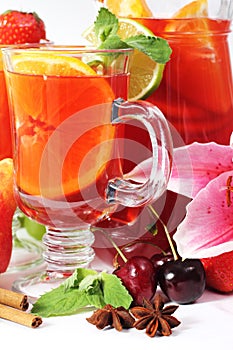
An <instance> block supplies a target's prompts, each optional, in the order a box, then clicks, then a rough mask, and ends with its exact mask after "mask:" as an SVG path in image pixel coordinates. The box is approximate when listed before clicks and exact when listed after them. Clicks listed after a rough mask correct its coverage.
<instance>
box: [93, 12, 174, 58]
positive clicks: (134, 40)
mask: <svg viewBox="0 0 233 350" xmlns="http://www.w3.org/2000/svg"><path fill="white" fill-rule="evenodd" d="M118 29H119V21H118V19H117V17H116V16H115V15H114V14H113V13H111V12H110V11H109V10H108V9H106V8H104V7H102V8H101V9H100V10H99V13H98V16H97V18H96V21H95V22H94V31H95V35H96V38H97V42H98V43H99V47H98V48H99V49H123V48H134V49H137V50H139V51H141V52H143V53H145V54H146V55H148V56H149V57H150V58H151V59H152V60H154V61H155V62H158V63H162V64H165V63H166V62H168V61H169V59H170V55H171V52H172V50H171V48H170V46H169V44H168V42H167V41H166V40H165V39H163V38H160V37H156V36H145V35H143V34H140V35H135V36H131V37H129V38H126V39H124V40H122V39H121V38H120V37H119V36H118V35H117V32H118Z"/></svg>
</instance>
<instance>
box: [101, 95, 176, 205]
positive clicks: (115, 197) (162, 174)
mask: <svg viewBox="0 0 233 350" xmlns="http://www.w3.org/2000/svg"><path fill="white" fill-rule="evenodd" d="M135 120H137V121H139V122H141V123H142V124H143V125H144V127H145V128H146V129H147V131H148V133H149V136H150V140H151V146H152V157H151V162H150V163H151V172H150V175H149V176H147V177H146V180H145V182H144V183H139V182H138V181H137V180H135V181H132V180H134V179H133V178H131V179H130V180H129V179H128V178H127V176H123V178H114V179H111V180H110V181H109V182H108V188H107V190H106V200H107V202H108V203H119V204H122V205H124V206H127V207H137V206H141V205H145V204H147V203H149V202H151V201H152V200H156V199H157V198H159V197H160V196H161V195H162V194H163V193H164V191H165V190H166V188H167V183H168V180H169V176H170V172H171V167H172V155H173V143H172V137H171V134H170V129H169V126H168V123H167V121H166V119H165V117H164V115H163V114H162V112H161V111H160V110H159V109H158V108H157V107H156V106H154V105H152V104H151V103H149V102H145V101H137V102H128V101H124V100H122V99H121V98H119V99H116V100H114V101H113V104H112V124H113V125H114V124H119V123H126V122H129V121H135Z"/></svg>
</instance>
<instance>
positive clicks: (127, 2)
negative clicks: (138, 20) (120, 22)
mask: <svg viewBox="0 0 233 350" xmlns="http://www.w3.org/2000/svg"><path fill="white" fill-rule="evenodd" d="M99 2H100V3H103V4H104V5H105V6H106V7H107V8H108V9H109V11H111V12H112V13H114V14H115V15H116V16H119V17H152V16H153V14H152V12H151V10H150V9H149V7H148V5H147V3H146V1H145V0H99Z"/></svg>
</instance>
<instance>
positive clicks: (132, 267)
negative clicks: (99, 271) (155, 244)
mask: <svg viewBox="0 0 233 350" xmlns="http://www.w3.org/2000/svg"><path fill="white" fill-rule="evenodd" d="M113 273H114V274H115V275H116V276H118V277H119V278H120V279H121V281H122V283H123V284H124V286H125V287H126V288H127V290H128V291H129V293H130V294H131V296H132V297H133V304H134V305H142V303H143V299H144V298H145V299H148V300H150V299H152V298H153V296H154V294H155V292H156V288H157V284H158V281H157V277H156V276H157V273H156V271H155V268H154V265H153V263H152V262H151V260H150V259H148V258H146V257H144V256H133V257H131V258H129V259H128V260H127V262H126V263H125V264H124V265H123V266H121V267H119V268H117V269H116V270H115V271H114V272H113Z"/></svg>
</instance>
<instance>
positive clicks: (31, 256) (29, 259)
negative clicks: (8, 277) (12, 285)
mask: <svg viewBox="0 0 233 350" xmlns="http://www.w3.org/2000/svg"><path fill="white" fill-rule="evenodd" d="M18 233H19V232H18ZM22 233H23V234H22V237H20V235H19V234H17V236H15V237H14V238H13V248H12V254H11V260H10V264H9V266H8V269H7V272H16V271H23V270H26V269H31V268H34V267H37V266H39V265H41V264H42V263H43V261H44V260H43V256H42V254H43V246H42V244H41V242H39V241H38V242H37V241H35V240H32V239H30V238H29V239H28V238H27V237H26V235H27V234H26V233H25V232H23V229H22Z"/></svg>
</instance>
